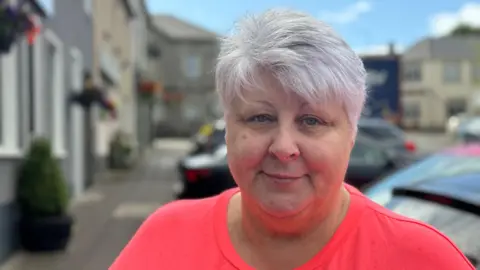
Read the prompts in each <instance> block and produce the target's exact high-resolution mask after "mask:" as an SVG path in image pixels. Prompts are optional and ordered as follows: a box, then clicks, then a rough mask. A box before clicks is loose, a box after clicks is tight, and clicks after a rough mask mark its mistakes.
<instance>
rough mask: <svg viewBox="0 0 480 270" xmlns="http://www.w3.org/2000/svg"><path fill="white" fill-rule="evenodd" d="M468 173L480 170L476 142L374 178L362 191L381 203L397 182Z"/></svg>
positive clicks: (479, 146)
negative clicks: (376, 178) (380, 177)
mask: <svg viewBox="0 0 480 270" xmlns="http://www.w3.org/2000/svg"><path fill="white" fill-rule="evenodd" d="M469 174H480V144H468V145H459V146H455V147H453V148H449V149H446V150H444V151H441V152H438V153H436V154H432V155H430V156H429V157H427V158H425V159H422V160H420V161H418V162H414V163H412V164H411V165H409V166H407V167H405V168H403V169H400V170H398V171H397V172H395V173H393V174H391V175H389V176H387V177H385V178H383V179H381V180H379V181H377V182H376V183H375V184H373V185H372V186H370V187H369V188H366V189H365V190H364V194H365V195H366V196H367V197H369V198H370V199H372V200H373V201H375V202H376V203H379V204H381V205H385V204H386V203H387V202H388V201H390V199H391V198H392V190H393V188H395V187H397V186H400V185H407V184H414V183H418V182H422V181H425V180H429V179H440V178H446V177H459V176H463V175H469ZM479 181H480V180H479Z"/></svg>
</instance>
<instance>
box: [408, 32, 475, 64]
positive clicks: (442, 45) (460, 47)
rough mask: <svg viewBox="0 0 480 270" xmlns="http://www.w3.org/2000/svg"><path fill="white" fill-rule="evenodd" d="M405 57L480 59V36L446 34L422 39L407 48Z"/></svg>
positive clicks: (412, 58) (415, 58) (411, 58)
mask: <svg viewBox="0 0 480 270" xmlns="http://www.w3.org/2000/svg"><path fill="white" fill-rule="evenodd" d="M403 59H405V60H428V59H443V60H464V59H480V36H444V37H439V38H426V39H422V40H420V41H419V42H417V43H415V44H414V45H413V46H411V47H410V48H408V49H407V50H405V52H404V53H403Z"/></svg>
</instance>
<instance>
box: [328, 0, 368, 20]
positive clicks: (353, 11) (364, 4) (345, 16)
mask: <svg viewBox="0 0 480 270" xmlns="http://www.w3.org/2000/svg"><path fill="white" fill-rule="evenodd" d="M371 10H372V4H371V3H370V2H368V1H363V0H362V1H358V2H355V3H353V4H351V5H348V6H346V7H345V8H344V9H342V10H338V11H324V12H320V15H319V16H320V18H321V19H322V20H324V21H326V22H329V23H336V24H348V23H351V22H354V21H356V20H357V19H358V18H359V17H360V16H361V15H363V14H365V13H368V12H370V11H371Z"/></svg>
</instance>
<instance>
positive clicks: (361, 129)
mask: <svg viewBox="0 0 480 270" xmlns="http://www.w3.org/2000/svg"><path fill="white" fill-rule="evenodd" d="M358 133H359V134H363V135H365V136H369V137H371V138H372V139H375V140H376V141H377V143H379V144H381V145H382V146H384V147H387V148H390V149H392V148H393V149H396V150H398V151H408V152H415V151H416V145H415V143H414V142H412V141H410V140H407V138H406V136H405V133H404V132H403V130H401V129H400V128H398V127H397V126H395V125H393V124H391V123H390V122H388V121H386V120H383V119H380V118H361V119H360V121H359V122H358Z"/></svg>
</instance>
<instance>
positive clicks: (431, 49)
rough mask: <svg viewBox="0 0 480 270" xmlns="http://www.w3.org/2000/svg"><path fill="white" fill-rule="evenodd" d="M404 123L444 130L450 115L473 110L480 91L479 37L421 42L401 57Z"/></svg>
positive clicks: (446, 38)
mask: <svg viewBox="0 0 480 270" xmlns="http://www.w3.org/2000/svg"><path fill="white" fill-rule="evenodd" d="M402 65H403V77H402V87H401V89H402V107H403V119H402V121H403V125H404V126H405V127H407V128H408V127H411V128H421V129H443V128H444V127H445V124H446V122H447V119H448V118H449V117H450V116H453V115H456V114H459V113H468V112H471V111H472V110H474V101H475V97H476V96H478V95H479V93H480V38H479V37H475V36H470V37H452V36H446V37H440V38H435V39H433V38H428V39H424V40H421V41H419V42H418V43H416V44H414V45H413V46H412V47H410V48H408V49H407V50H406V51H405V52H404V54H403V57H402Z"/></svg>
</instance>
